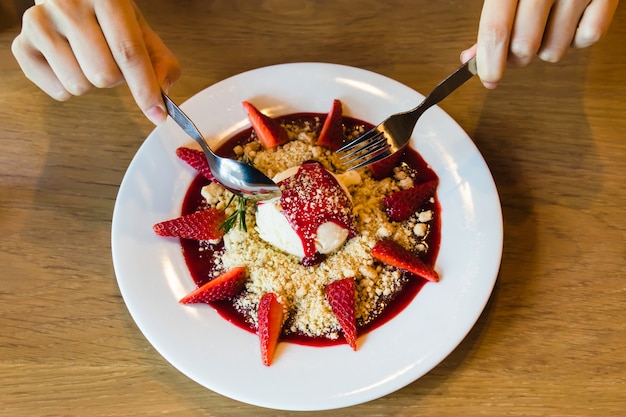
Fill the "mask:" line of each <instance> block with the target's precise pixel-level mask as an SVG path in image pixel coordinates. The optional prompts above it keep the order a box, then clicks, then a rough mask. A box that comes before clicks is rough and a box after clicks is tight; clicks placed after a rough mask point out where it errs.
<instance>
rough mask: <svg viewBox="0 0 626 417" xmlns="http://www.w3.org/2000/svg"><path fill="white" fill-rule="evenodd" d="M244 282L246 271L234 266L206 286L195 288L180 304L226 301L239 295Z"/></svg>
mask: <svg viewBox="0 0 626 417" xmlns="http://www.w3.org/2000/svg"><path fill="white" fill-rule="evenodd" d="M245 281H246V269H245V268H244V267H242V266H236V267H234V268H233V269H231V270H229V271H226V272H224V273H223V274H221V275H219V276H218V277H216V278H213V279H212V280H211V281H209V282H207V283H206V284H204V285H202V286H200V287H198V288H196V289H195V290H193V291H192V292H190V293H189V294H187V295H186V296H184V297H183V298H181V299H180V301H179V303H181V304H195V303H208V302H209V301H217V300H228V299H229V298H231V297H233V296H235V295H237V294H239V293H240V292H241V290H242V289H243V284H244V282H245Z"/></svg>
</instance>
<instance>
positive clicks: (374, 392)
mask: <svg viewBox="0 0 626 417" xmlns="http://www.w3.org/2000/svg"><path fill="white" fill-rule="evenodd" d="M277 71H278V72H280V73H284V72H285V71H286V72H293V73H296V72H302V71H305V72H306V71H308V72H309V73H311V74H322V75H323V74H342V75H346V74H348V75H352V76H353V77H354V78H355V79H357V80H359V79H361V78H367V79H373V80H379V81H381V83H382V84H384V85H385V86H387V87H389V86H393V87H394V88H398V89H400V90H403V91H405V93H406V96H407V97H409V99H410V100H415V99H416V98H419V97H423V95H421V94H420V93H418V92H416V91H414V90H413V89H411V88H410V87H408V86H406V85H404V84H401V83H399V82H398V81H396V80H393V79H391V78H389V77H386V76H384V75H381V74H378V73H375V72H372V71H369V70H365V69H362V68H356V67H351V66H347V65H342V64H330V63H317V62H300V63H287V64H276V65H271V66H267V67H261V68H256V69H252V70H248V71H245V72H242V73H240V74H236V75H233V76H231V77H228V78H226V79H224V80H222V81H219V82H218V83H216V84H213V85H211V86H209V87H207V88H205V89H204V90H202V91H200V92H198V93H196V94H195V95H193V96H192V97H190V98H189V99H188V100H186V101H185V102H184V103H182V105H181V107H183V109H185V111H187V112H188V113H190V115H191V117H192V119H194V113H196V112H197V105H198V103H200V102H201V101H202V100H203V99H204V96H205V95H207V94H211V92H212V91H214V90H216V89H219V88H222V87H224V86H229V85H230V84H232V83H236V82H238V81H240V80H242V79H244V78H250V77H253V78H254V77H258V76H259V75H266V74H267V73H272V72H277ZM357 75H358V76H357ZM383 81H384V82H383ZM348 109H350V106H348ZM270 110H271V111H276V112H279V111H280V106H279V107H278V108H270ZM429 112H431V113H435V114H437V115H438V116H439V117H443V119H445V120H446V122H447V123H450V125H451V126H453V127H454V128H455V129H456V130H458V131H460V132H462V134H463V135H465V139H466V140H467V141H469V143H465V146H467V145H469V148H472V149H473V152H474V153H475V155H473V156H474V157H476V156H478V157H479V158H478V159H479V162H480V161H481V162H482V168H483V169H484V170H486V174H487V177H488V179H489V180H490V181H489V184H486V186H487V188H489V187H491V188H492V191H493V193H492V198H493V199H494V200H493V201H492V203H493V204H495V205H497V214H498V215H499V218H496V219H495V220H496V225H495V230H494V231H493V233H494V235H493V236H492V238H493V239H494V241H495V242H496V243H497V246H498V247H497V248H496V253H494V256H492V258H493V259H494V261H495V262H493V265H491V270H490V271H489V275H491V277H490V280H488V281H489V282H487V287H489V288H488V291H484V292H483V293H482V294H481V295H482V297H480V299H478V300H476V301H475V303H474V306H475V307H476V309H477V311H478V313H477V314H476V315H475V317H474V318H473V320H472V321H471V324H469V325H466V326H465V328H464V331H463V332H462V334H459V335H458V337H457V339H458V340H457V341H456V342H455V343H453V344H452V345H449V346H447V349H445V351H442V352H441V354H440V355H439V356H440V357H438V358H436V359H435V360H434V361H433V364H432V366H429V367H428V369H426V370H423V371H420V372H414V373H413V374H411V375H409V376H408V377H407V376H406V373H405V374H403V377H398V378H392V379H391V380H389V381H387V382H385V383H384V384H383V385H382V386H379V387H377V389H371V390H369V391H367V390H365V391H361V392H359V393H353V394H351V395H349V394H346V393H343V394H341V395H338V396H337V397H336V398H334V399H333V400H332V401H330V400H328V401H327V402H326V403H325V404H315V405H314V404H312V403H311V402H306V403H298V402H297V401H296V402H291V403H289V402H282V403H281V402H280V401H275V400H265V399H262V398H258V396H256V397H255V396H252V397H250V396H246V395H242V394H241V393H240V392H234V391H233V390H230V389H221V388H220V387H219V386H215V385H214V384H207V381H206V380H204V379H203V378H202V376H198V375H196V374H194V372H193V371H191V370H189V369H185V366H180V364H179V363H174V362H176V360H175V359H174V360H172V357H171V354H170V352H169V351H168V349H165V348H164V347H163V346H162V345H161V344H159V342H156V341H155V335H154V334H153V333H152V332H151V331H150V330H147V329H146V325H145V323H143V322H142V319H141V318H139V317H140V314H138V309H139V308H140V307H138V306H137V305H136V304H134V303H133V302H132V301H130V300H131V299H132V296H131V295H130V294H129V291H130V290H129V289H128V288H127V286H126V283H125V282H124V279H123V278H121V275H122V274H123V271H121V270H120V268H121V267H120V262H119V256H120V254H119V253H118V251H119V246H120V243H119V230H117V229H116V225H117V224H118V222H119V215H120V213H121V210H122V208H121V206H120V205H119V204H121V203H120V197H121V196H123V191H124V186H125V184H127V182H126V181H127V176H128V175H130V172H132V168H133V166H135V165H134V164H135V163H136V162H135V161H136V159H137V158H140V157H141V155H142V154H143V153H145V152H146V149H148V147H149V146H150V141H151V140H154V139H151V138H154V137H156V136H155V135H157V133H160V132H161V130H164V129H169V131H168V132H169V133H174V132H175V128H173V127H172V126H171V124H166V126H163V127H161V126H159V127H157V128H155V129H154V130H153V131H152V132H151V134H150V135H149V136H148V137H147V138H146V140H145V141H144V142H143V143H142V145H141V146H140V148H139V149H138V151H137V153H136V154H135V156H134V157H133V160H132V161H131V162H130V164H129V167H128V170H127V171H126V173H125V175H124V178H123V180H122V182H121V184H120V189H119V191H118V196H117V197H116V202H115V207H114V211H113V220H112V225H111V227H112V231H111V246H112V247H111V250H112V255H113V264H114V269H115V275H116V279H117V281H118V286H119V287H120V291H121V293H122V297H123V299H124V302H125V303H126V306H127V308H128V310H129V312H130V314H131V316H132V317H133V320H134V321H135V323H136V324H137V326H138V328H139V329H140V331H141V332H142V333H143V334H144V337H146V338H147V339H148V341H149V342H150V343H151V345H152V346H153V347H154V348H155V349H156V350H157V351H158V352H159V354H161V356H163V357H164V358H165V359H166V360H167V361H168V362H170V363H171V364H172V365H173V366H174V367H175V368H177V369H178V370H179V371H181V372H182V373H183V374H185V375H187V376H188V377H189V378H191V379H192V380H194V381H196V382H197V383H199V384H201V385H203V386H205V387H206V388H209V389H211V390H212V391H215V392H217V393H219V394H222V395H225V396H227V397H230V398H233V399H235V400H238V401H242V402H245V403H249V404H252V405H257V406H261V407H267V408H275V409H284V410H302V411H304V410H310V411H312V410H325V409H334V408H342V407H347V406H351V405H356V404H360V403H363V402H367V401H370V400H373V399H376V398H380V397H382V396H384V395H387V394H390V393H392V392H394V391H396V390H398V389H400V388H402V387H404V386H406V385H408V384H410V383H411V382H413V381H415V380H417V379H419V378H420V377H421V376H423V375H424V374H426V373H428V372H429V371H430V370H432V369H433V368H434V367H436V366H437V365H438V364H439V363H440V362H441V361H442V360H443V359H445V358H446V357H447V356H448V355H449V354H450V353H451V352H452V351H453V350H454V349H456V347H457V346H458V345H459V344H460V343H461V342H462V340H463V339H464V338H465V337H466V336H467V334H468V333H469V332H470V331H471V329H472V328H473V327H474V325H475V323H476V321H477V320H478V318H479V317H480V315H481V314H482V311H483V310H484V308H485V306H486V304H487V302H488V300H489V297H490V296H491V293H492V291H493V287H494V285H495V282H496V280H497V276H498V271H499V268H500V263H501V258H502V248H503V222H502V210H501V206H500V200H499V196H498V193H497V188H496V185H495V181H494V180H493V177H492V176H491V173H490V171H489V168H488V166H487V164H486V162H485V161H484V159H483V158H482V156H481V155H480V152H479V150H478V149H477V148H476V146H475V144H474V143H473V142H472V141H471V139H470V138H469V135H467V133H466V132H465V131H464V130H463V129H462V128H461V127H460V126H459V125H458V123H456V121H454V119H452V118H451V117H450V116H449V115H448V114H447V113H445V112H444V111H443V110H441V109H440V108H439V107H434V108H433V109H432V110H430V111H429ZM270 113H271V112H270ZM347 114H348V115H352V116H354V117H357V115H354V114H351V112H350V110H348V112H347ZM196 119H197V118H196ZM194 120H195V119H194ZM364 120H365V119H364ZM372 122H373V123H374V122H375V123H378V122H379V121H376V120H373V121H372ZM199 127H200V129H201V130H203V129H204V128H206V126H204V123H199ZM220 129H221V130H220V131H219V133H218V134H217V136H219V135H220V134H222V135H228V132H229V129H230V134H232V133H234V131H232V129H233V127H232V126H230V127H228V126H224V127H221V128H220ZM417 129H418V128H417V127H416V130H417ZM218 130H219V129H218ZM203 131H204V130H203ZM427 133H428V132H427ZM430 133H432V132H430ZM435 133H436V132H435ZM175 136H177V137H179V138H180V137H181V136H180V132H178V133H175ZM418 136H419V135H418ZM417 140H419V139H416V140H414V141H413V142H416V141H417ZM412 145H413V147H414V148H418V152H420V153H422V152H421V151H420V149H419V146H418V145H416V144H415V143H412ZM438 174H439V173H438ZM184 175H185V176H186V177H190V176H191V175H192V173H191V172H185V173H184ZM179 208H180V207H177V209H179ZM172 209H174V207H172ZM443 209H444V210H445V207H443ZM498 220H499V221H498ZM443 226H445V225H442V227H443ZM150 231H151V230H150ZM498 242H499V243H498ZM442 244H443V242H442ZM181 256H182V255H181ZM439 256H441V253H440V255H439ZM496 259H497V260H496ZM422 292H424V290H422ZM426 292H429V291H428V289H426ZM129 303H130V304H129ZM405 311H406V310H405ZM403 313H404V312H403ZM228 326H231V327H233V328H234V327H235V326H232V325H230V324H228ZM386 326H388V324H386V325H385V326H383V327H382V328H381V329H385V327H386ZM255 337H256V336H255ZM290 346H291V345H290ZM323 349H329V348H323ZM333 349H338V347H333ZM363 349H367V343H364V344H363ZM255 359H258V357H257V358H255ZM259 362H260V360H259ZM177 365H178V366H177ZM272 366H274V365H272ZM181 368H183V369H181ZM270 369H271V368H270ZM409 373H410V372H409ZM209 385H211V386H209Z"/></svg>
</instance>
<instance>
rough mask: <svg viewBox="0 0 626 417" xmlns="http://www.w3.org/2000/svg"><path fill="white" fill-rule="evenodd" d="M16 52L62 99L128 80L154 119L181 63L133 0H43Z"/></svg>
mask: <svg viewBox="0 0 626 417" xmlns="http://www.w3.org/2000/svg"><path fill="white" fill-rule="evenodd" d="M35 3H36V5H35V6H32V7H31V8H29V9H28V10H26V12H25V13H24V16H23V23H22V31H21V33H20V34H19V35H18V36H17V37H16V38H15V40H14V41H13V44H12V47H11V49H12V52H13V55H14V56H15V58H16V59H17V62H18V63H19V65H20V67H21V68H22V71H24V74H25V75H26V76H27V77H28V78H29V79H30V80H31V81H33V82H34V83H35V84H36V85H37V86H38V87H39V88H41V89H42V90H43V91H44V92H46V93H47V94H48V95H50V96H51V97H53V98H54V99H56V100H59V101H65V100H68V99H69V98H70V97H72V96H79V95H82V94H85V93H86V92H88V91H90V90H92V89H93V88H110V87H114V86H116V85H119V84H121V83H123V82H124V81H126V83H127V84H128V87H129V89H130V91H131V94H132V95H133V98H134V99H135V101H136V102H137V105H138V106H139V108H140V109H141V110H142V111H143V112H144V114H145V115H146V117H148V119H150V120H151V121H152V122H153V123H155V124H159V123H161V122H163V121H164V120H165V118H166V112H165V105H164V104H163V99H162V98H161V88H162V89H163V90H165V91H167V90H168V88H169V87H170V85H171V84H173V83H174V82H176V81H177V80H178V78H180V65H179V63H178V60H177V59H176V57H175V56H174V55H173V54H172V52H171V51H170V50H169V49H168V48H167V47H166V46H165V45H164V44H163V41H162V40H161V39H160V38H159V36H158V35H157V34H156V33H155V32H154V31H153V30H152V29H151V28H150V26H148V24H147V23H146V21H145V20H144V18H143V16H142V14H141V12H140V11H139V9H138V8H137V6H136V5H135V3H134V2H133V1H132V0H37V1H36V2H35Z"/></svg>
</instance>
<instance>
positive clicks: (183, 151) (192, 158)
mask: <svg viewBox="0 0 626 417" xmlns="http://www.w3.org/2000/svg"><path fill="white" fill-rule="evenodd" d="M176 156H178V157H179V158H180V159H182V160H183V161H185V162H186V163H187V164H188V165H189V166H190V167H192V168H193V169H195V170H196V171H198V172H199V173H200V174H202V175H203V176H204V177H206V178H208V179H210V180H211V181H215V178H214V177H213V173H212V172H211V168H209V163H208V162H207V160H206V156H205V155H204V152H202V151H199V150H197V149H191V148H186V147H184V146H181V147H180V148H178V149H176Z"/></svg>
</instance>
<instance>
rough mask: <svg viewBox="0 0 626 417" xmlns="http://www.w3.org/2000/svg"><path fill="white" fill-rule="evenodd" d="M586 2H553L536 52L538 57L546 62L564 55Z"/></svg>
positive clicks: (555, 60)
mask: <svg viewBox="0 0 626 417" xmlns="http://www.w3.org/2000/svg"><path fill="white" fill-rule="evenodd" d="M588 4H589V0H579V1H563V0H559V1H556V2H555V4H554V7H553V8H552V11H551V13H550V17H549V19H548V23H547V25H546V32H545V34H544V37H543V41H542V43H541V47H540V48H539V51H538V53H537V55H538V56H539V58H541V59H542V60H543V61H547V62H558V61H560V60H561V58H563V57H564V56H565V54H566V53H567V51H568V50H569V48H570V45H571V44H572V41H573V40H574V35H575V34H576V27H577V26H578V22H579V21H580V18H581V17H582V15H583V12H584V11H585V8H586V7H587V5H588Z"/></svg>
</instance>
